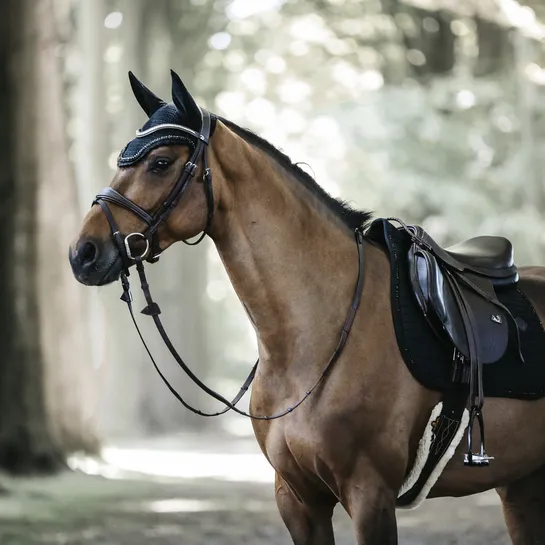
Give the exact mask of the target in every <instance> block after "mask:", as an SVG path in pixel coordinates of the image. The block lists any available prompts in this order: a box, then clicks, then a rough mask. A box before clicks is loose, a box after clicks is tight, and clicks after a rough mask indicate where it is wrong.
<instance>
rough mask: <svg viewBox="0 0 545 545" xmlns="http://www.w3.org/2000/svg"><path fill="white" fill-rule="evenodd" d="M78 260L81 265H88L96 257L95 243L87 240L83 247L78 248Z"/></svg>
mask: <svg viewBox="0 0 545 545" xmlns="http://www.w3.org/2000/svg"><path fill="white" fill-rule="evenodd" d="M80 255H81V257H80V260H81V261H80V262H81V264H82V266H83V267H90V266H91V265H92V264H93V263H94V262H95V261H96V259H97V256H98V249H97V247H96V244H95V243H94V242H91V241H87V242H86V243H85V244H84V245H83V248H81V250H80Z"/></svg>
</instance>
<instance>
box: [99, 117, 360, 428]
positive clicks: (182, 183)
mask: <svg viewBox="0 0 545 545" xmlns="http://www.w3.org/2000/svg"><path fill="white" fill-rule="evenodd" d="M201 113H202V123H201V130H200V132H196V131H193V130H191V129H189V128H187V127H184V126H183V125H172V124H169V125H168V128H170V129H175V130H179V131H181V132H184V133H186V134H189V135H191V136H192V137H193V138H195V139H196V145H195V149H194V151H193V153H192V155H191V157H190V159H189V161H188V162H187V163H186V164H185V166H184V168H183V170H182V173H181V175H180V177H179V179H178V181H177V182H176V184H175V185H174V187H173V188H172V191H171V192H170V193H169V195H168V197H167V199H166V200H165V201H164V202H163V203H162V204H161V205H160V206H159V208H158V209H157V211H156V212H154V213H149V212H147V211H146V210H144V209H143V208H141V207H140V206H138V205H137V204H135V203H134V202H132V201H131V200H129V199H127V198H126V197H125V196H123V195H122V194H121V193H119V192H117V191H116V190H115V189H112V188H111V187H106V188H105V189H102V190H101V191H100V193H98V195H97V196H96V197H95V200H94V201H93V205H95V204H98V205H99V206H100V207H101V208H102V211H103V212H104V214H105V216H106V219H107V220H108V223H109V225H110V229H111V234H112V239H113V241H114V243H115V245H116V246H117V249H118V251H119V254H120V257H121V260H122V263H123V270H122V272H121V275H120V280H121V284H122V286H123V294H122V295H121V300H122V301H124V302H125V303H126V304H127V308H128V310H129V313H130V316H131V319H132V321H133V324H134V326H135V328H136V331H137V333H138V336H139V337H140V340H141V341H142V344H143V345H144V348H145V349H146V352H147V353H148V356H149V357H150V359H151V362H152V363H153V366H154V367H155V370H156V371H157V373H158V374H159V377H160V378H161V380H162V381H163V382H164V384H165V386H166V387H167V388H168V389H169V390H170V392H171V393H172V394H173V395H174V397H176V399H177V400H178V401H179V402H180V403H181V404H182V405H183V406H184V407H185V408H186V409H188V410H189V411H191V412H193V413H195V414H198V415H201V416H206V417H212V416H219V415H222V414H225V413H226V412H228V411H230V410H232V411H234V412H236V413H238V414H240V415H242V416H246V417H248V418H252V419H254V420H274V419H276V418H281V417H283V416H286V415H287V414H289V413H291V412H292V411H293V410H294V409H296V408H297V407H299V405H301V404H302V403H303V402H304V401H305V400H306V399H307V398H308V397H309V396H310V395H311V394H312V392H314V390H316V389H317V388H318V386H319V385H320V384H321V383H322V381H323V380H324V378H325V377H326V376H327V375H328V374H329V372H330V371H331V368H332V367H333V365H334V364H335V362H336V361H337V360H338V359H339V357H340V356H341V353H342V351H343V349H344V347H345V345H346V342H347V340H348V336H349V334H350V330H351V328H352V324H353V323H354V318H355V316H356V311H357V309H358V306H359V303H360V300H361V294H362V291H363V277H364V258H363V230H362V228H358V229H356V230H355V238H356V244H357V248H358V266H359V268H358V279H357V283H356V289H355V293H354V297H353V299H352V302H351V304H350V309H349V311H348V316H347V318H346V321H345V323H344V325H343V328H342V330H341V333H340V337H339V341H338V343H337V346H336V348H335V350H334V352H333V354H332V355H331V357H330V358H329V360H328V362H327V364H326V366H325V367H324V369H323V371H322V373H321V375H320V376H319V378H318V379H317V381H316V382H315V383H314V385H313V386H312V387H311V388H310V389H309V390H307V391H306V392H305V395H304V396H303V397H302V398H301V399H300V400H299V401H298V402H297V403H296V404H295V405H293V406H291V407H288V408H287V409H285V410H283V411H281V412H279V413H276V414H273V415H268V416H259V415H252V414H249V413H247V412H245V411H243V410H241V409H239V408H237V407H236V405H237V404H238V402H239V401H240V400H241V399H242V397H243V396H244V394H245V393H246V391H247V390H248V388H249V387H250V385H251V383H252V381H253V379H254V377H255V374H256V371H257V366H258V363H259V359H258V360H257V361H256V362H255V364H254V366H253V367H252V370H251V371H250V374H249V375H248V377H247V378H246V380H245V381H244V384H243V385H242V387H241V388H240V390H239V392H238V393H237V395H236V396H235V397H234V398H233V399H232V400H231V401H229V400H228V399H226V398H225V397H223V396H222V395H221V394H218V393H217V392H215V391H214V390H212V389H211V388H209V387H208V386H206V384H204V383H203V382H202V381H201V380H200V379H199V378H198V377H197V376H196V375H195V374H194V373H193V372H192V371H191V369H190V368H189V367H188V366H187V364H186V363H185V362H184V360H183V359H182V357H181V356H180V355H179V354H178V352H177V350H176V348H175V347H174V345H173V344H172V342H171V340H170V338H169V336H168V334H167V332H166V330H165V328H164V326H163V324H162V322H161V318H160V314H161V309H160V308H159V305H158V304H157V303H156V302H155V301H154V300H153V297H152V295H151V291H150V286H149V283H148V281H147V278H146V273H145V270H144V260H146V261H148V262H149V263H155V262H157V261H158V260H159V255H160V253H161V249H160V247H159V240H158V237H157V230H158V228H159V226H160V225H161V224H162V223H163V222H164V221H166V219H167V218H168V216H169V215H170V214H171V213H172V211H173V210H174V209H175V208H176V206H177V205H178V203H179V202H180V200H181V198H182V197H183V195H184V193H185V191H186V189H187V188H188V186H189V184H190V183H191V181H192V180H193V178H194V177H195V174H196V172H197V169H198V163H199V161H201V160H202V164H203V183H204V191H205V195H206V202H207V207H208V214H207V220H206V226H205V228H204V230H203V232H202V234H201V235H200V237H199V238H198V239H197V240H196V241H195V242H188V241H186V240H184V241H183V242H184V243H185V244H189V245H196V244H198V243H199V242H201V241H202V240H203V239H204V237H205V235H207V234H208V231H209V229H210V226H211V224H212V219H213V214H214V194H213V191H212V173H211V170H210V167H209V165H208V151H207V150H208V143H209V139H210V132H211V127H212V118H211V115H210V113H209V112H208V111H206V110H204V109H203V110H201ZM164 128H166V126H165V125H157V126H156V127H153V128H152V129H148V130H147V131H144V132H139V131H138V132H137V137H138V136H145V135H147V134H149V133H150V131H157V130H161V129H164ZM108 203H110V204H115V205H117V206H120V207H122V208H125V209H126V210H130V211H131V212H132V213H133V214H135V215H136V216H138V217H139V218H140V219H141V220H143V221H144V222H145V223H146V224H147V228H146V229H145V230H144V232H142V233H140V232H135V233H130V234H128V235H122V234H121V232H120V230H119V228H118V226H117V223H116V221H115V219H114V217H113V214H112V212H111V210H110V207H109V206H108ZM131 238H138V239H142V240H144V241H145V243H146V245H145V249H144V250H143V252H142V253H141V254H140V255H134V254H133V251H132V249H131V246H130V242H131ZM133 263H134V264H135V266H136V270H137V272H138V276H139V278H140V287H141V289H142V292H143V294H144V298H145V300H146V303H147V305H146V307H145V308H144V309H143V310H142V311H141V312H142V314H144V315H147V316H151V317H152V319H153V321H154V323H155V326H156V327H157V330H158V331H159V334H160V335H161V338H162V339H163V342H164V343H165V345H166V347H167V348H168V350H169V351H170V353H171V354H172V357H173V358H174V360H175V361H176V363H177V364H178V365H179V366H180V367H181V369H182V370H183V371H184V372H185V374H186V375H187V376H188V377H189V378H190V379H191V380H192V381H193V382H194V383H195V384H196V385H197V386H198V387H199V388H200V389H201V390H203V391H204V392H205V393H206V394H208V395H209V396H210V397H212V398H213V399H216V400H217V401H220V402H221V403H223V404H224V405H225V408H224V409H222V410H221V411H218V412H215V413H206V412H203V411H201V410H199V409H196V408H194V407H192V406H191V405H189V404H188V403H187V402H186V401H185V400H184V399H183V398H182V397H181V396H180V394H179V393H178V392H177V391H176V390H175V389H174V387H173V386H172V385H171V384H170V382H169V381H168V379H167V378H166V377H165V375H164V374H163V373H162V372H161V370H160V369H159V366H158V365H157V362H156V361H155V359H154V357H153V355H152V354H151V351H150V349H149V348H148V345H147V344H146V341H145V340H144V337H143V335H142V332H141V331H140V328H139V327H138V324H137V322H136V318H135V316H134V311H133V306H132V301H133V299H132V294H131V290H130V282H129V275H130V273H129V267H130V266H131V265H132V264H133Z"/></svg>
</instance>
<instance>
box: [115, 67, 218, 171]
mask: <svg viewBox="0 0 545 545" xmlns="http://www.w3.org/2000/svg"><path fill="white" fill-rule="evenodd" d="M171 75H172V99H173V102H171V103H169V104H167V103H166V102H165V101H164V100H161V99H160V98H159V97H157V96H156V95H155V94H154V93H153V92H152V91H150V90H149V89H148V88H147V87H146V86H145V85H144V84H143V83H141V82H140V81H139V80H138V79H137V78H136V77H135V76H134V74H133V73H132V72H129V80H130V83H131V87H132V90H133V92H134V96H135V97H136V100H137V101H138V103H139V104H140V106H141V107H142V109H143V110H144V111H145V112H146V114H147V115H148V117H149V119H148V120H147V121H146V123H145V124H144V126H143V127H142V128H141V129H139V130H138V131H136V138H134V139H133V140H131V141H130V142H129V143H128V144H127V145H126V146H125V147H124V148H123V150H122V151H121V153H120V154H119V157H118V159H117V166H118V167H125V166H130V165H134V164H136V163H138V161H140V160H141V159H143V158H144V157H145V156H146V155H147V154H148V153H149V152H150V151H151V150H153V149H155V148H158V147H160V146H165V145H169V144H170V145H172V144H184V145H187V146H189V148H190V149H191V150H192V151H193V150H194V149H195V144H196V140H197V139H198V138H199V132H198V131H199V130H200V129H201V125H202V112H201V110H200V108H199V107H198V106H197V104H196V103H195V101H194V100H193V97H191V95H190V94H189V92H188V91H187V89H186V88H185V86H184V84H183V83H182V81H181V80H180V78H179V76H178V75H177V74H176V73H175V72H173V71H171ZM214 121H215V119H214V118H212V123H214ZM213 130H214V124H213V125H212V127H211V132H213Z"/></svg>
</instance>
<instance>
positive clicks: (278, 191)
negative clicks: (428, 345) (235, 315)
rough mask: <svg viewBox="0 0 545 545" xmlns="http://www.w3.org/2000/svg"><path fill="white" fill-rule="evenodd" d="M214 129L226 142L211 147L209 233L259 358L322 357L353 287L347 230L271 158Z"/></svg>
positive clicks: (281, 361) (304, 361) (317, 360)
mask: <svg viewBox="0 0 545 545" xmlns="http://www.w3.org/2000/svg"><path fill="white" fill-rule="evenodd" d="M218 129H219V130H217V133H219V134H217V135H215V137H214V140H215V143H216V142H218V140H220V142H221V139H225V140H226V141H227V142H228V144H227V143H225V145H223V146H222V145H221V143H220V144H219V145H216V146H214V148H213V153H212V161H213V172H214V176H216V172H217V171H218V170H219V171H220V173H221V178H222V182H221V183H222V185H223V187H222V188H221V190H220V192H219V193H220V194H219V201H218V207H217V212H216V215H215V217H214V226H213V230H212V232H211V235H212V238H213V239H214V242H215V244H216V247H217V250H218V252H219V255H220V257H221V259H222V261H223V263H224V265H225V268H226V270H227V273H228V275H229V277H230V280H231V282H232V284H233V287H234V289H235V291H236V293H237V295H238V297H239V299H240V300H241V302H242V303H243V305H244V307H245V308H246V311H247V313H248V315H249V317H250V320H251V321H252V323H253V325H254V327H255V329H256V333H257V337H258V342H259V345H260V357H261V359H262V363H264V362H266V361H271V362H274V365H275V366H276V367H278V366H281V365H288V364H290V365H292V363H291V362H293V361H295V360H297V361H299V362H300V364H301V365H304V366H305V367H307V368H308V365H309V364H310V363H314V364H316V365H318V364H319V365H323V363H324V361H323V360H324V357H323V354H322V352H323V351H332V349H333V348H334V346H335V344H336V342H337V339H338V333H339V332H340V329H341V327H342V325H343V323H344V320H345V318H346V314H347V312H348V308H349V306H350V302H351V299H352V297H353V294H354V288H355V283H356V279H357V273H358V265H357V248H356V244H355V243H354V236H353V234H352V233H351V232H350V230H349V229H348V227H346V226H345V225H344V224H343V223H342V222H341V221H340V220H339V219H338V218H337V217H336V216H334V215H333V213H332V212H331V211H330V210H329V209H328V208H327V206H326V205H325V204H324V203H323V202H321V201H320V200H319V198H318V197H317V196H316V195H314V194H313V193H312V192H311V191H310V190H309V189H308V188H306V187H304V186H303V185H302V184H301V183H300V182H298V181H297V180H296V179H295V178H294V177H293V176H292V175H290V174H289V173H288V172H287V171H286V170H285V169H284V168H283V167H281V166H280V165H278V164H277V163H276V162H275V160H274V159H272V158H271V157H269V156H268V155H267V154H266V153H265V152H263V151H261V150H258V149H257V148H255V147H252V146H250V145H249V144H247V143H246V142H245V141H243V140H242V139H241V138H239V137H238V136H236V135H235V134H233V133H232V132H231V131H229V134H226V133H225V131H227V130H228V129H226V128H225V127H224V126H221V125H220V127H218ZM234 150H235V151H234ZM326 359H327V358H326Z"/></svg>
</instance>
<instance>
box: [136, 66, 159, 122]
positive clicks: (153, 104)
mask: <svg viewBox="0 0 545 545" xmlns="http://www.w3.org/2000/svg"><path fill="white" fill-rule="evenodd" d="M129 81H130V82H131V88H132V92H133V93H134V96H135V97H136V100H137V101H138V104H140V106H141V107H142V110H144V111H145V112H146V114H147V115H148V117H151V116H152V115H153V114H154V113H155V112H156V111H157V110H158V109H159V108H161V107H162V106H165V105H166V102H165V101H164V100H161V99H160V98H159V97H158V96H156V95H155V94H154V93H152V92H151V91H150V90H149V89H148V88H147V87H146V86H145V85H144V84H143V83H142V82H141V81H140V80H139V79H138V78H137V77H136V76H135V75H134V74H133V73H132V72H129Z"/></svg>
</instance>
